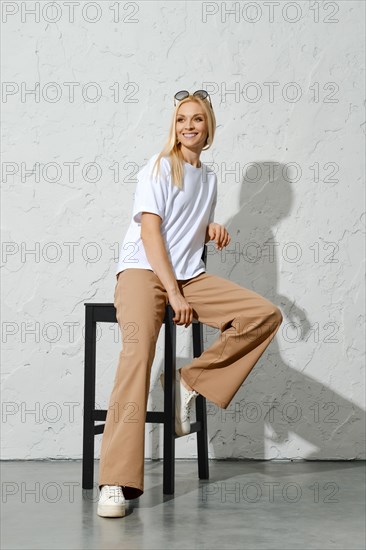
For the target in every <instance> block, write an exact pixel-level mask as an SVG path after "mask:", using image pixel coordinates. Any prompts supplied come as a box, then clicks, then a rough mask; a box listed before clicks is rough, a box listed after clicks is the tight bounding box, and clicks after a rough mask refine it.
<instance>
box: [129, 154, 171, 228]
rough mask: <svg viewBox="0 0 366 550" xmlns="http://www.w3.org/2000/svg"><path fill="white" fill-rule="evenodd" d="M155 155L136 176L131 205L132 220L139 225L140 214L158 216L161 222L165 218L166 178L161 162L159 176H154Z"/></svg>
mask: <svg viewBox="0 0 366 550" xmlns="http://www.w3.org/2000/svg"><path fill="white" fill-rule="evenodd" d="M156 158H157V155H154V156H153V157H151V158H150V160H149V161H148V162H147V164H146V165H145V166H144V167H143V168H142V169H141V170H140V172H139V173H138V174H137V185H136V191H135V198H134V205H133V213H132V217H133V220H134V221H135V222H136V223H138V224H140V225H141V214H142V212H152V213H153V214H158V215H159V216H160V217H161V219H162V221H164V218H165V204H166V193H167V178H166V174H165V171H164V166H163V165H162V162H161V163H160V174H159V175H158V176H156V173H155V171H154V175H153V167H154V163H155V160H156Z"/></svg>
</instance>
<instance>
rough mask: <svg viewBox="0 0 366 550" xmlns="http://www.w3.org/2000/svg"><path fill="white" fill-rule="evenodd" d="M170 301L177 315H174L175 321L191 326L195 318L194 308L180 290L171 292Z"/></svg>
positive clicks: (178, 323)
mask: <svg viewBox="0 0 366 550" xmlns="http://www.w3.org/2000/svg"><path fill="white" fill-rule="evenodd" d="M168 298H169V303H170V305H171V306H172V308H173V310H174V313H175V316H174V317H173V321H174V322H175V324H176V325H185V327H186V328H187V327H189V325H190V324H191V323H192V319H193V309H192V307H191V306H190V305H189V303H188V302H187V300H186V299H185V297H184V296H183V294H181V293H180V292H174V293H171V294H169V293H168Z"/></svg>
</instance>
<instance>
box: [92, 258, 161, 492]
mask: <svg viewBox="0 0 366 550" xmlns="http://www.w3.org/2000/svg"><path fill="white" fill-rule="evenodd" d="M167 301H168V298H167V293H166V290H165V288H164V287H163V285H162V283H161V281H160V279H159V278H158V277H157V275H156V274H155V273H154V272H153V271H150V270H148V269H137V268H129V269H126V270H125V271H122V273H120V275H119V277H118V280H117V282H116V287H115V293H114V306H115V308H116V312H117V313H116V315H117V321H118V324H119V327H120V330H121V333H122V345H123V349H122V351H121V352H120V356H119V364H118V368H117V372H116V375H115V379H114V387H113V390H112V394H111V397H110V401H109V406H108V412H107V418H106V424H105V427H104V432H103V439H102V446H101V453H100V463H99V487H100V486H101V485H121V486H123V494H124V496H125V498H126V499H133V498H137V497H139V496H141V495H142V493H143V492H144V454H145V420H146V408H147V401H148V395H149V388H150V373H151V365H152V363H153V360H154V356H155V348H156V342H157V339H158V336H159V332H160V329H161V325H162V323H163V320H164V315H165V307H166V304H167Z"/></svg>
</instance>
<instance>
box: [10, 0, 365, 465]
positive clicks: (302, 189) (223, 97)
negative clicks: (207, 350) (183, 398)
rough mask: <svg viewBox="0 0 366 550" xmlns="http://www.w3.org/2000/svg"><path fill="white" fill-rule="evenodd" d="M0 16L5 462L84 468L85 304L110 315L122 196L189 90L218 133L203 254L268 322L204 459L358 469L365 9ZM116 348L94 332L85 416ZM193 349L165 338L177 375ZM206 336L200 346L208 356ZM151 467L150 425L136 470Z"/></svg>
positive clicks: (295, 6) (218, 418)
mask: <svg viewBox="0 0 366 550" xmlns="http://www.w3.org/2000/svg"><path fill="white" fill-rule="evenodd" d="M2 4H3V7H2V9H3V24H2V31H3V41H2V42H3V54H2V61H3V68H2V74H3V80H4V81H5V82H6V83H7V84H6V85H5V86H6V88H5V92H6V93H5V95H4V91H3V103H2V108H3V125H2V128H3V180H2V181H3V183H2V200H3V202H2V204H3V206H2V214H3V217H2V231H3V233H2V235H3V253H2V265H1V267H2V347H3V353H2V387H3V392H2V397H3V403H2V406H3V416H2V435H3V437H2V443H3V449H2V457H3V458H7V459H12V458H19V459H23V458H26V459H29V458H43V457H53V458H63V457H64V458H68V457H70V458H79V457H80V456H81V448H82V396H83V354H84V336H83V323H84V305H83V304H84V302H112V301H113V293H114V285H115V266H116V261H117V254H118V248H119V246H120V244H121V242H122V240H123V237H124V234H125V231H126V230H127V227H128V224H129V222H130V216H131V207H132V202H133V194H134V188H135V183H136V179H135V177H134V176H135V174H136V172H137V170H138V169H139V168H140V167H141V166H142V165H143V164H144V163H145V162H146V160H147V159H148V158H149V157H150V156H151V155H152V154H153V153H155V152H158V151H159V150H160V148H161V146H162V145H163V142H164V140H165V136H166V134H167V129H168V125H169V123H170V117H171V113H172V107H173V99H172V98H173V95H174V93H175V92H176V91H178V90H180V89H188V90H191V91H194V90H196V89H199V88H202V87H203V88H206V89H207V90H209V91H211V97H212V102H213V105H214V109H215V113H216V116H217V134H216V139H215V142H214V145H213V147H212V148H211V149H210V150H209V151H207V152H204V153H203V155H202V160H203V161H205V162H207V163H214V164H213V166H214V167H215V168H216V170H217V174H218V181H219V200H218V206H217V219H216V221H218V222H220V223H222V224H224V225H225V226H226V227H227V228H228V231H229V233H230V234H231V237H232V242H231V243H230V246H229V250H228V251H223V252H222V253H216V252H215V251H214V249H213V248H212V246H211V247H210V248H209V258H208V271H209V272H210V273H214V274H217V275H220V276H224V277H227V278H229V279H230V280H232V281H235V282H237V283H239V284H241V285H242V286H246V287H248V288H250V289H253V290H255V291H256V292H259V293H260V294H262V295H264V296H266V297H267V298H268V299H270V300H272V301H273V302H274V303H276V304H277V305H278V306H279V307H280V309H281V310H282V312H283V315H284V322H283V324H282V326H281V329H280V331H279V332H278V334H277V336H276V338H275V341H274V342H272V344H271V345H270V347H269V348H268V349H267V350H266V352H265V354H264V355H263V356H262V357H261V359H260V361H259V362H258V363H257V365H256V366H255V368H254V370H253V371H252V373H251V374H250V376H249V377H248V379H247V381H246V382H245V384H243V387H242V388H241V389H240V391H239V392H238V393H237V395H236V396H235V397H234V399H233V401H232V403H231V406H230V407H229V408H228V409H227V410H226V411H223V410H221V409H218V408H217V407H216V406H214V405H212V404H211V403H210V402H208V411H209V438H210V445H209V450H210V456H211V457H218V458H225V457H248V458H258V459H260V458H266V459H270V458H279V459H280V458H310V459H328V458H334V459H353V458H358V459H359V458H364V457H365V453H364V427H365V425H364V339H363V330H364V305H363V304H364V285H363V273H364V252H363V247H362V244H363V242H364V225H365V214H364V211H363V209H364V182H363V179H362V174H363V171H364V165H363V149H362V146H363V144H364V141H363V134H364V132H365V123H364V111H363V108H362V107H363V105H362V102H363V95H364V94H363V92H364V66H363V57H362V51H363V48H364V44H363V40H364V26H363V25H364V23H363V22H364V16H365V6H364V2H362V1H347V2H345V1H341V2H327V3H323V2H316V3H314V4H313V7H311V4H310V3H308V2H305V1H301V2H300V1H298V2H287V3H286V2H281V3H280V6H278V5H275V4H276V3H271V2H270V3H262V2H252V3H251V4H252V9H248V10H247V11H246V8H248V2H240V3H239V2H237V3H236V5H237V7H239V8H240V12H236V15H235V14H234V15H227V16H225V13H224V12H223V11H222V10H224V7H225V5H226V8H227V9H229V8H232V7H233V4H232V3H231V2H227V3H226V4H225V3H222V2H219V3H214V2H210V3H206V4H205V3H201V2H147V1H146V2H130V3H129V5H128V6H127V5H125V4H123V3H120V14H119V18H120V20H119V21H118V20H117V17H116V12H115V11H113V10H112V9H111V7H112V6H113V5H116V3H109V2H99V3H98V4H97V3H94V6H95V5H97V6H99V10H100V13H99V14H97V12H96V10H95V7H93V6H92V5H91V4H90V3H89V6H88V3H86V4H85V3H83V2H81V3H80V4H79V6H75V12H74V15H73V18H72V17H71V15H70V10H69V9H68V8H67V6H66V5H65V4H64V3H63V2H59V3H57V5H58V13H56V12H55V11H52V10H51V9H49V8H48V9H47V10H45V9H44V6H45V5H46V4H45V3H43V2H41V3H40V4H39V5H40V9H41V12H40V14H39V17H38V16H37V20H35V16H34V15H32V14H30V13H29V11H28V12H27V11H26V10H31V9H34V7H35V3H34V2H18V3H16V2H3V3H2ZM266 4H267V5H266ZM270 6H271V7H270ZM42 8H43V12H42ZM82 8H83V11H82ZM36 9H37V7H36ZM255 9H256V10H257V13H256V14H255V11H254V10H255ZM272 9H273V12H272ZM4 10H7V13H5V11H4ZM205 10H206V11H208V12H210V15H208V16H207V17H205V15H204V12H205ZM11 12H13V13H11ZM7 14H8V15H7ZM96 14H97V17H98V19H99V20H97V21H96V22H94V23H93V22H91V20H92V19H93V18H94V17H95V16H96ZM114 18H115V20H114ZM52 19H58V20H57V21H56V22H52ZM72 19H73V20H72ZM37 82H39V83H40V95H39V98H35V96H34V94H26V93H25V89H28V90H30V89H34V88H35V85H36V83H37ZM50 83H53V84H50ZM65 83H77V84H78V85H77V86H76V87H75V88H74V101H71V100H70V97H69V91H70V89H71V84H68V85H67V84H65ZM90 83H94V85H90ZM95 84H96V86H97V88H96V87H95ZM118 88H119V95H118V94H117V90H118ZM96 89H98V90H99V91H100V94H101V95H100V97H99V98H97V100H96V101H95V102H93V101H91V98H93V97H95V91H96ZM82 90H83V91H84V95H83V93H82ZM232 92H234V93H232ZM57 93H59V94H60V95H59V97H56V94H57ZM295 93H296V94H297V97H296V96H295ZM88 98H89V101H88ZM36 163H40V167H41V169H40V172H39V173H38V172H37V173H36V174H32V173H30V172H28V173H26V170H30V171H31V170H32V168H33V167H34V166H35V164H36ZM50 163H51V164H50ZM70 163H76V164H75V171H74V177H71V175H70V172H71V170H70V171H69V167H70ZM88 163H96V164H97V166H98V167H99V173H97V172H96V170H95V167H94V168H93V166H89V169H88ZM250 243H251V244H250ZM233 251H236V254H233ZM96 253H97V254H98V257H97V258H96V260H95V257H96ZM117 328H118V327H117V325H112V326H109V325H105V324H103V325H100V330H101V333H100V334H101V337H100V340H99V342H98V348H97V354H98V375H97V376H98V389H97V402H98V404H99V406H100V407H101V408H105V407H106V405H107V402H108V398H109V395H110V391H111V388H112V383H113V378H114V373H115V369H116V367H117V360H118V352H119V349H120V346H121V342H120V337H119V334H118V330H117ZM190 334H191V331H190V329H189V330H188V329H184V328H183V327H178V366H179V367H180V366H183V365H184V364H187V363H188V362H189V361H190V358H191V357H192V355H191V354H192V349H191V343H190ZM163 335H164V328H162V331H161V334H160V336H159V341H158V347H157V354H156V358H155V361H154V365H153V372H152V382H151V394H150V398H149V408H150V409H151V408H152V407H155V408H156V409H158V408H159V407H162V390H161V388H160V382H159V380H158V374H159V372H160V369H161V368H162V361H163ZM217 337H218V333H215V332H213V331H212V329H211V328H210V327H206V330H205V346H206V347H207V346H208V345H210V343H211V342H213V340H214V339H215V338H217ZM32 411H33V412H32ZM72 413H73V414H72ZM100 440H101V436H98V437H97V438H96V456H98V453H99V449H100ZM195 453H196V436H195V435H192V436H189V437H187V438H182V439H180V440H179V441H177V456H180V457H191V456H195ZM161 455H162V430H161V427H158V426H153V425H151V424H148V425H147V429H146V457H150V456H152V457H155V458H157V457H159V456H161Z"/></svg>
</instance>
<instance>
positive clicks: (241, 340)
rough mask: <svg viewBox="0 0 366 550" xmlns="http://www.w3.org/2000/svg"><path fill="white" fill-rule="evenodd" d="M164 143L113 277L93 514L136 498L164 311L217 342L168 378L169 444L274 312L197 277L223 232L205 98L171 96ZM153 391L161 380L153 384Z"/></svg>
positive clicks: (244, 370) (241, 374) (223, 239)
mask: <svg viewBox="0 0 366 550" xmlns="http://www.w3.org/2000/svg"><path fill="white" fill-rule="evenodd" d="M174 97H175V109H174V113H173V120H172V124H171V128H170V132H169V137H168V140H167V142H166V145H165V147H164V148H163V150H162V152H161V153H160V154H155V155H153V156H152V157H151V158H150V159H149V161H148V162H147V164H146V165H145V166H144V168H143V169H142V170H140V172H139V174H138V183H137V187H136V193H135V199H134V206H133V213H132V220H131V223H130V226H129V228H128V231H127V233H126V236H125V239H124V241H123V244H122V247H121V251H120V257H119V262H118V266H117V271H116V277H117V282H116V287H115V294H114V305H115V307H116V312H117V320H118V323H119V326H120V329H121V332H122V340H123V346H122V348H123V349H122V351H121V353H120V358H119V365H118V369H117V372H116V376H115V380H114V387H113V391H112V394H111V398H110V403H109V407H108V412H107V418H106V424H105V427H104V433H103V439H102V447H101V455H100V467H99V488H100V489H101V492H100V497H99V503H98V512H97V513H98V514H99V515H101V516H104V517H111V516H114V517H116V516H117V517H122V516H124V515H125V499H134V498H137V497H140V496H141V495H142V494H143V492H144V450H145V449H144V445H145V419H146V408H147V400H148V394H149V389H150V372H151V365H152V363H153V360H154V354H155V347H156V341H157V339H158V336H159V332H160V329H161V325H162V323H163V319H164V314H165V308H166V304H167V303H168V302H169V303H170V305H171V306H172V308H173V310H174V313H175V317H174V322H175V323H176V324H177V325H184V326H185V327H188V326H189V325H190V324H191V323H192V319H193V316H194V317H195V318H196V319H198V320H199V321H201V322H202V323H204V324H207V325H209V326H213V327H218V328H220V331H221V335H220V337H219V338H218V340H217V341H216V342H214V344H213V345H212V346H211V347H210V348H209V349H207V350H205V351H204V352H203V353H202V355H201V356H200V357H198V358H195V359H194V360H193V361H192V363H191V364H190V365H186V366H184V367H183V368H182V369H180V370H178V371H177V378H176V424H175V430H176V433H177V435H186V434H187V433H189V429H190V411H191V407H192V404H193V402H194V400H195V398H196V396H197V395H198V394H201V395H203V396H205V397H206V398H208V399H209V400H210V401H212V402H213V403H215V404H217V405H218V406H219V407H221V408H223V409H226V408H227V407H228V406H229V404H230V401H231V400H232V398H233V397H234V395H235V393H236V392H237V391H238V390H239V388H240V386H241V385H242V384H243V382H244V380H245V379H246V377H247V376H248V374H249V373H250V371H251V370H252V368H253V367H254V365H255V364H256V362H257V361H258V359H259V358H260V356H261V355H262V354H263V352H264V351H265V349H266V348H267V346H268V344H269V343H270V341H271V340H272V339H273V337H274V335H275V334H276V332H277V330H278V328H279V326H280V324H281V322H282V314H281V312H280V310H279V309H278V308H277V307H276V306H275V305H274V304H272V303H271V302H270V301H268V300H266V299H265V298H263V297H262V296H260V295H259V294H257V293H255V292H253V291H251V290H248V289H246V288H243V287H242V286H240V285H238V284H236V283H233V282H231V281H228V280H226V279H224V278H222V277H217V276H215V275H210V274H208V273H206V271H205V264H204V262H203V260H202V259H201V257H202V252H203V247H204V244H205V243H207V242H208V241H209V240H214V241H215V242H216V248H218V249H222V248H223V247H224V246H227V245H228V244H229V243H230V240H231V238H230V236H229V234H228V232H227V230H226V228H225V227H224V226H223V225H221V224H219V223H215V222H214V212H215V207H216V200H217V178H216V174H215V173H214V172H213V171H212V170H210V169H209V168H208V166H206V165H205V164H204V163H202V162H201V161H200V155H201V151H202V150H206V149H208V148H209V147H210V146H211V144H212V142H213V138H214V134H215V126H216V120H215V115H214V112H213V109H212V104H211V99H210V97H209V95H208V93H207V92H206V91H205V90H198V91H196V92H194V94H192V95H190V94H189V92H187V91H182V92H178V93H177V94H176V95H175V96H174ZM162 383H163V380H162Z"/></svg>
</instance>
